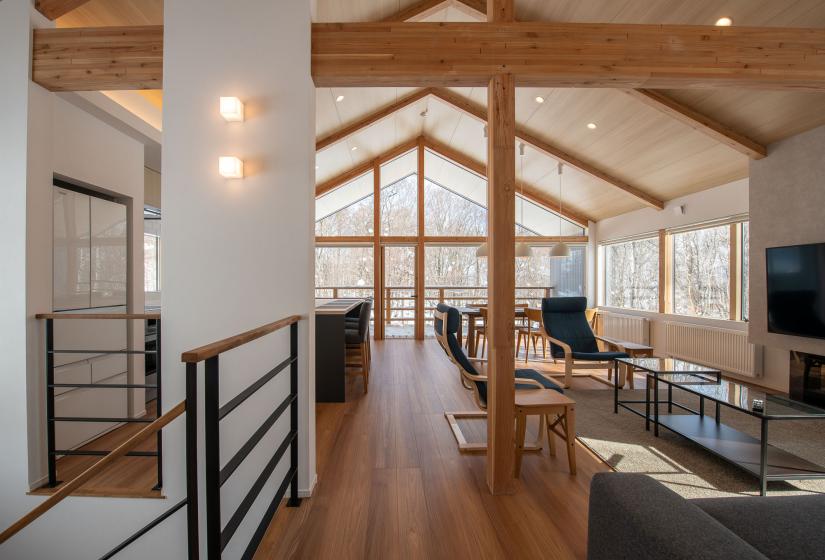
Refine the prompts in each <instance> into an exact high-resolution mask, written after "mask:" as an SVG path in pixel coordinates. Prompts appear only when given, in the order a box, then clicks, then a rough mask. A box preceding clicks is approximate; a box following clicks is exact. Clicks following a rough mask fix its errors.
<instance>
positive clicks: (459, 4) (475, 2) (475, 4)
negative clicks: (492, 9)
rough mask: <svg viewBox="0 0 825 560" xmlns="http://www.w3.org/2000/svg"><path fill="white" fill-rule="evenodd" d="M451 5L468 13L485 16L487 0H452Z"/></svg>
mask: <svg viewBox="0 0 825 560" xmlns="http://www.w3.org/2000/svg"><path fill="white" fill-rule="evenodd" d="M453 5H454V6H455V7H456V8H458V9H459V10H462V11H465V12H467V13H469V14H470V15H476V16H482V17H483V18H485V19H486V17H487V0H454V1H453Z"/></svg>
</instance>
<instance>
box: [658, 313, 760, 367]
mask: <svg viewBox="0 0 825 560" xmlns="http://www.w3.org/2000/svg"><path fill="white" fill-rule="evenodd" d="M665 329H666V333H667V353H668V355H669V356H672V357H674V358H681V359H683V360H690V361H693V362H697V363H700V364H702V365H705V366H710V367H715V368H719V369H720V370H722V371H723V372H730V373H735V374H737V375H743V376H746V377H761V376H762V346H758V345H755V344H750V343H749V342H748V334H747V333H746V332H743V331H734V330H730V329H721V328H717V327H708V326H704V325H693V324H689V323H674V322H666V323H665Z"/></svg>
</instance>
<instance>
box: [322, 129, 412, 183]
mask: <svg viewBox="0 0 825 560" xmlns="http://www.w3.org/2000/svg"><path fill="white" fill-rule="evenodd" d="M417 145H418V140H417V139H415V138H414V139H412V140H408V141H407V142H402V143H401V144H399V145H398V146H395V147H394V148H391V149H389V150H387V151H386V152H384V153H382V154H380V155H379V156H378V157H375V158H372V159H369V160H367V161H365V162H364V163H360V164H358V165H356V166H355V167H353V168H351V169H348V170H347V171H344V172H343V173H339V174H338V175H336V176H335V177H332V178H331V179H327V180H326V181H324V182H323V183H319V184H318V185H316V187H315V196H316V197H319V196H321V195H323V194H326V193H328V192H329V191H331V190H334V189H336V188H338V187H340V186H341V185H343V184H345V183H347V182H349V181H352V180H353V179H355V178H357V177H360V176H361V175H363V174H365V173H368V172H369V171H371V170H372V169H373V167H374V166H375V165H376V164H379V165H380V164H381V163H384V162H386V161H389V160H391V159H395V158H397V157H398V156H401V155H404V154H405V153H407V152H409V151H410V150H412V149H414V148H415V147H416V146H417Z"/></svg>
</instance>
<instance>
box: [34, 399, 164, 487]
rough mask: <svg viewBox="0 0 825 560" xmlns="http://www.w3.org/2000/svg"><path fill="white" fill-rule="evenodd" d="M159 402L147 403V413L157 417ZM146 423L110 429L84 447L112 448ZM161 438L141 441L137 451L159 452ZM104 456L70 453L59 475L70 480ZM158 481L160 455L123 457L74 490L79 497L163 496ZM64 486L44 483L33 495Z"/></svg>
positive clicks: (60, 464)
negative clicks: (156, 488)
mask: <svg viewBox="0 0 825 560" xmlns="http://www.w3.org/2000/svg"><path fill="white" fill-rule="evenodd" d="M155 410H156V404H155V401H152V402H151V403H149V404H147V406H146V414H147V415H148V416H149V417H150V418H154V417H155ZM145 427H146V424H138V423H134V424H126V425H124V426H121V427H120V428H117V429H115V430H112V431H111V432H108V433H106V434H104V435H102V436H100V437H99V438H97V439H95V440H94V441H92V442H90V443H88V444H86V445H84V446H83V447H81V448H80V449H82V450H89V451H111V450H113V449H115V448H116V447H117V446H118V445H120V444H122V443H123V442H125V441H126V440H127V439H129V438H130V437H131V436H133V435H134V434H136V433H137V432H139V431H140V430H141V429H143V428H145ZM156 449H157V439H156V438H154V437H152V438H149V439H148V440H146V441H145V442H143V443H142V444H140V445H139V446H138V448H137V451H155V450H156ZM101 458H102V457H84V456H77V455H73V456H69V457H61V458H60V459H58V460H57V478H58V480H60V481H62V482H68V481H70V480H72V479H73V478H75V477H76V476H77V475H79V474H80V473H82V472H83V471H85V470H86V469H88V468H89V467H91V466H92V465H93V464H95V463H96V462H97V461H99V460H100V459H101ZM156 484H157V458H156V457H123V458H121V459H118V460H117V461H115V462H114V463H113V464H112V466H110V467H109V468H108V469H106V470H105V471H103V472H102V473H100V474H99V475H98V476H96V477H95V478H93V479H92V480H90V481H89V482H87V483H86V484H84V485H83V486H82V487H81V488H80V489H79V490H77V491H76V492H74V494H73V495H75V496H106V497H126V498H161V497H162V495H161V493H160V491H158V490H154V489H153V488H154V486H155V485H156ZM58 488H60V485H58V486H56V487H55V488H49V487H48V486H44V487H42V488H38V489H37V490H34V491H32V492H31V493H32V494H38V495H48V494H51V493H52V492H54V491H55V490H57V489H58Z"/></svg>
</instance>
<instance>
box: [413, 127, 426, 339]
mask: <svg viewBox="0 0 825 560" xmlns="http://www.w3.org/2000/svg"><path fill="white" fill-rule="evenodd" d="M417 153H418V171H417V173H418V244H417V247H416V251H415V338H417V339H418V340H423V339H424V281H425V278H424V137H423V136H419V137H418V150H417Z"/></svg>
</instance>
